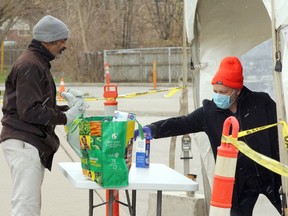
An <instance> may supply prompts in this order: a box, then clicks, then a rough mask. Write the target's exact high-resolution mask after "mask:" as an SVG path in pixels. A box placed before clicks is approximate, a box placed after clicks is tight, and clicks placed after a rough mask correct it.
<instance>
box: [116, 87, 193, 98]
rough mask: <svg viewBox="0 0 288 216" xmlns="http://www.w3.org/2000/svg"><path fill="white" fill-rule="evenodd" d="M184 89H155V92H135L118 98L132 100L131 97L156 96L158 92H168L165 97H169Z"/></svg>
mask: <svg viewBox="0 0 288 216" xmlns="http://www.w3.org/2000/svg"><path fill="white" fill-rule="evenodd" d="M186 87H187V86H181V87H174V88H168V89H156V90H149V91H144V92H135V93H130V94H126V95H119V96H118V98H132V97H137V96H143V95H150V94H156V93H159V92H166V91H168V94H167V95H166V96H167V97H171V96H173V95H174V94H176V93H177V92H178V91H180V90H181V89H183V88H186ZM166 96H165V97H166Z"/></svg>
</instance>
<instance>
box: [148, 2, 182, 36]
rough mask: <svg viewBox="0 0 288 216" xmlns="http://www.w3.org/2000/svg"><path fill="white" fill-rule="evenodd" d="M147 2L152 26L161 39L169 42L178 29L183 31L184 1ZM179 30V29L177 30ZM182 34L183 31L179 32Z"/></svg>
mask: <svg viewBox="0 0 288 216" xmlns="http://www.w3.org/2000/svg"><path fill="white" fill-rule="evenodd" d="M153 1H154V4H153V3H152V2H148V3H147V2H146V3H145V4H146V7H147V8H148V12H149V14H150V16H151V20H152V22H151V23H152V25H153V26H154V27H155V30H156V31H157V32H158V34H159V37H160V38H162V39H163V40H168V39H169V38H171V37H172V36H173V35H172V34H173V32H174V30H175V28H176V27H178V29H179V28H180V29H181V26H182V17H183V16H182V15H181V14H182V13H183V1H179V0H153ZM176 30H177V29H176ZM179 32H181V31H179Z"/></svg>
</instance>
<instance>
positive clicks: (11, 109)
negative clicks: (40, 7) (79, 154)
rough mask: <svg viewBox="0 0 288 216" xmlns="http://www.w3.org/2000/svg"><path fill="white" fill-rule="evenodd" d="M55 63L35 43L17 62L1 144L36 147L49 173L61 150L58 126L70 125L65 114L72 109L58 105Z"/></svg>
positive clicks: (11, 77) (7, 89)
mask: <svg viewBox="0 0 288 216" xmlns="http://www.w3.org/2000/svg"><path fill="white" fill-rule="evenodd" d="M53 59H54V56H53V55H51V54H50V52H49V51H48V50H47V49H46V48H45V47H44V46H43V45H42V44H41V43H40V42H38V41H35V40H33V41H32V42H31V44H30V45H29V47H28V49H27V50H26V51H24V52H23V53H22V54H21V56H20V57H19V58H18V59H17V60H16V62H15V63H14V65H13V67H12V69H11V72H10V74H9V75H8V77H7V79H6V82H5V94H4V98H3V107H2V112H3V118H2V125H3V127H2V132H1V141H4V140H6V139H18V140H22V141H25V142H27V143H30V144H31V145H33V146H35V147H36V148H37V149H38V151H39V157H40V159H41V163H42V164H43V166H44V167H46V168H48V169H49V170H51V166H52V160H53V156H54V153H55V152H56V151H57V150H58V147H59V139H58V137H57V135H56V134H55V132H54V130H55V126H56V125H64V124H66V122H67V118H66V115H65V114H64V113H63V112H62V111H66V110H67V108H68V107H67V106H57V105H56V87H55V83H54V80H53V77H52V74H51V72H50V68H51V65H50V61H51V60H53Z"/></svg>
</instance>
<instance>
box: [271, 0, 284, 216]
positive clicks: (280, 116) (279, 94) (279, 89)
mask: <svg viewBox="0 0 288 216" xmlns="http://www.w3.org/2000/svg"><path fill="white" fill-rule="evenodd" d="M274 6H275V5H274V0H271V27H272V41H273V65H274V66H275V65H276V52H277V51H279V50H278V47H279V46H278V45H279V44H278V43H280V41H279V40H278V38H277V35H276V33H277V30H276V27H275V26H276V25H275V7H274ZM273 76H274V84H275V96H276V104H277V120H278V121H280V120H283V121H286V113H285V104H284V101H283V97H284V95H283V86H282V73H281V72H277V71H276V70H275V69H274V73H273ZM281 131H282V126H281V125H279V126H278V137H279V154H280V162H281V163H283V164H288V155H287V149H285V145H284V140H283V139H280V137H282V132H281ZM281 181H282V188H281V192H280V193H281V199H282V208H283V215H285V216H288V209H287V191H288V185H287V177H285V176H281Z"/></svg>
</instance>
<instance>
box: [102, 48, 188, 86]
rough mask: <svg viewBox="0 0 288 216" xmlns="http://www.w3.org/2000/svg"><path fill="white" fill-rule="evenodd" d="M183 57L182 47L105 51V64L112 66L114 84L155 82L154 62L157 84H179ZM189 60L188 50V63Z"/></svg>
mask: <svg viewBox="0 0 288 216" xmlns="http://www.w3.org/2000/svg"><path fill="white" fill-rule="evenodd" d="M182 56H183V55H182V47H165V48H142V49H126V50H104V62H105V63H108V64H109V66H110V67H109V73H110V77H111V81H113V82H151V81H153V62H154V61H156V70H157V73H156V74H157V76H156V77H157V82H169V83H173V82H177V81H178V78H179V76H180V75H182ZM189 59H190V56H189V50H188V49H187V62H189ZM187 67H188V65H187Z"/></svg>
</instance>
